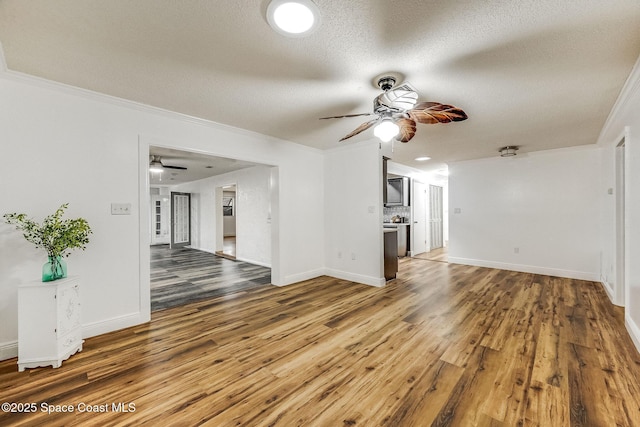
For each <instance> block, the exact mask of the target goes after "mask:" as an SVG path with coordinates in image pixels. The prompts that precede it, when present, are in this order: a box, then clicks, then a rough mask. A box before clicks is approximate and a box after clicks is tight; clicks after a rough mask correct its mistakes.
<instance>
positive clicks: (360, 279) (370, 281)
mask: <svg viewBox="0 0 640 427" xmlns="http://www.w3.org/2000/svg"><path fill="white" fill-rule="evenodd" d="M325 274H326V275H327V276H331V277H335V278H336V279H342V280H349V281H350V282H356V283H362V284H363V285H369V286H375V287H376V288H381V287H383V286H384V285H385V284H386V283H387V281H386V280H385V279H384V277H372V276H365V275H362V274H355V273H349V272H347V271H341V270H334V269H332V268H327V269H326V270H325Z"/></svg>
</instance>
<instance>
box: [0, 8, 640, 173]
mask: <svg viewBox="0 0 640 427" xmlns="http://www.w3.org/2000/svg"><path fill="white" fill-rule="evenodd" d="M315 3H316V4H317V5H318V7H319V8H320V11H321V13H322V25H321V27H320V28H319V29H318V30H317V31H316V32H315V33H313V34H312V35H311V36H309V37H305V38H288V37H284V36H281V35H279V34H277V33H276V32H274V31H273V30H272V29H271V28H270V27H269V25H268V24H267V22H266V19H265V10H266V8H267V5H268V1H267V0H255V1H250V0H246V1H235V0H207V1H204V0H191V1H176V0H136V1H130V0H109V1H104V0H56V1H51V0H30V1H24V0H0V42H1V43H2V46H3V48H4V51H5V57H6V61H7V65H8V68H9V70H12V71H18V72H23V73H27V74H32V75H35V76H40V77H44V78H46V79H50V80H55V81H59V82H62V83H65V84H69V85H73V86H78V87H82V88H86V89H90V90H94V91H97V92H102V93H106V94H109V95H113V96H117V97H121V98H126V99H131V100H134V101H137V102H141V103H145V104H149V105H152V106H157V107H161V108H165V109H168V110H173V111H178V112H181V113H185V114H189V115H192V116H196V117H201V118H205V119H210V120H213V121H216V122H220V123H225V124H228V125H231V126H236V127H239V128H244V129H249V130H252V131H256V132H260V133H263V134H266V135H272V136H275V137H279V138H283V139H286V140H290V141H294V142H297V143H300V144H304V145H309V146H312V147H317V148H321V149H325V148H331V147H335V146H338V145H339V144H345V143H350V142H356V141H361V140H366V139H370V138H373V135H372V131H371V130H368V131H365V132H363V133H362V134H360V135H358V136H356V137H354V138H351V139H349V140H347V141H346V142H343V143H338V140H339V139H340V138H341V137H342V136H344V135H346V134H347V133H349V132H350V131H351V130H353V129H354V128H356V127H357V126H358V125H359V124H360V123H362V122H363V121H365V120H366V118H364V120H363V118H362V117H355V118H345V119H339V120H331V121H329V120H318V118H319V117H322V116H329V115H339V114H349V113H360V112H371V110H372V100H373V98H374V97H375V96H376V95H378V94H379V93H380V91H379V89H377V88H376V87H374V85H373V79H374V77H375V76H377V75H379V74H381V73H384V72H387V71H395V72H398V73H401V74H402V75H404V76H405V78H406V80H408V81H409V82H411V83H412V84H413V86H414V87H415V88H416V89H417V90H418V93H419V94H420V99H421V100H426V101H438V102H442V103H448V104H453V105H455V106H458V107H460V108H462V109H463V110H465V111H466V112H467V114H468V115H469V119H468V120H467V121H465V122H460V123H452V124H447V125H442V124H439V125H418V131H417V134H416V136H415V137H414V138H413V139H412V140H411V141H410V142H409V143H407V144H401V143H396V147H395V154H394V160H395V161H398V162H400V163H404V164H407V165H410V166H414V167H418V168H423V169H430V168H437V167H440V164H441V163H442V162H450V161H456V160H465V159H473V158H482V157H490V156H496V155H497V150H498V148H500V147H501V146H504V145H519V146H521V151H520V152H521V153H522V152H530V151H537V150H543V149H550V148H556V147H566V146H573V145H582V144H593V143H595V142H596V139H597V137H598V135H599V133H600V130H601V128H602V126H603V124H604V122H605V120H606V118H607V115H608V114H609V112H610V110H611V108H612V106H613V104H614V102H615V100H616V98H617V96H618V94H619V92H620V90H621V88H622V86H623V84H624V82H625V80H626V78H627V76H628V75H629V73H630V71H631V69H632V67H633V65H634V63H635V61H636V59H637V58H638V56H639V55H640V1H638V0H607V1H604V2H603V1H601V0H598V1H595V0H518V1H513V0H504V1H481V0H468V1H464V0H456V1H427V0H396V1H393V0H349V1H345V0H315ZM423 155H426V156H430V157H432V159H433V160H432V161H429V162H425V163H419V162H415V161H413V158H415V157H417V156H423Z"/></svg>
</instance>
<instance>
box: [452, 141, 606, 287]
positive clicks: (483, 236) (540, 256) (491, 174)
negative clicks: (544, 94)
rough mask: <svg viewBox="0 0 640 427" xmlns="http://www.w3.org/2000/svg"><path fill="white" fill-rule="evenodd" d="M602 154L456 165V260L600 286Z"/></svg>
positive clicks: (590, 150)
mask: <svg viewBox="0 0 640 427" xmlns="http://www.w3.org/2000/svg"><path fill="white" fill-rule="evenodd" d="M599 151H600V150H599V149H598V148H597V147H596V146H590V147H578V148H573V149H560V150H549V151H541V152H536V153H529V154H527V155H526V156H522V155H520V156H517V157H512V158H500V157H496V158H491V159H483V160H476V161H466V162H458V163H453V164H451V165H449V223H450V230H449V235H450V240H449V262H453V263H461V264H470V265H480V266H487V267H495V268H503V269H507V270H516V271H524V272H533V273H541V274H550V275H554V276H560V277H571V278H578V279H586V280H598V278H599V272H598V264H599V256H600V238H599V236H600V235H599V201H600V200H599V188H600V153H599ZM456 209H459V210H460V213H456ZM515 248H518V249H517V251H519V253H516V249H515Z"/></svg>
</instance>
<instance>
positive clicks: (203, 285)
mask: <svg viewBox="0 0 640 427" xmlns="http://www.w3.org/2000/svg"><path fill="white" fill-rule="evenodd" d="M270 283H271V269H270V268H267V267H262V266H259V265H255V264H250V263H247V262H242V261H232V260H229V259H225V258H222V257H219V256H216V255H213V254H210V253H208V252H203V251H199V250H195V249H189V248H178V249H169V245H157V246H151V310H152V311H156V310H161V309H165V308H170V307H176V306H179V305H185V304H188V303H190V302H194V301H200V300H204V299H209V298H215V297H219V296H222V295H231V294H234V293H237V292H244V291H246V290H247V289H250V288H255V287H261V286H264V285H268V284H270Z"/></svg>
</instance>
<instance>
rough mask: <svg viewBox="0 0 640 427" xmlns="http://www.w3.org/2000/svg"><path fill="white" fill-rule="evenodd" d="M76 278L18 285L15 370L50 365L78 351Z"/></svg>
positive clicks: (78, 330)
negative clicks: (16, 363)
mask: <svg viewBox="0 0 640 427" xmlns="http://www.w3.org/2000/svg"><path fill="white" fill-rule="evenodd" d="M80 308H81V307H80V279H79V278H78V277H77V276H71V277H66V278H64V279H59V280H55V281H53V282H32V283H28V284H24V285H21V286H19V287H18V371H20V372H22V371H24V369H25V368H37V367H39V366H48V365H51V366H53V367H54V368H59V367H60V365H61V364H62V361H63V360H67V359H68V358H69V357H70V356H71V355H72V354H75V353H77V352H79V351H82V343H83V342H84V341H83V340H82V321H81V319H82V318H81V313H80Z"/></svg>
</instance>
